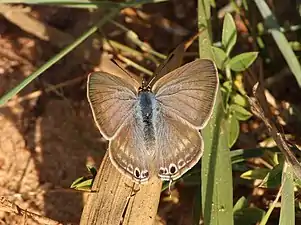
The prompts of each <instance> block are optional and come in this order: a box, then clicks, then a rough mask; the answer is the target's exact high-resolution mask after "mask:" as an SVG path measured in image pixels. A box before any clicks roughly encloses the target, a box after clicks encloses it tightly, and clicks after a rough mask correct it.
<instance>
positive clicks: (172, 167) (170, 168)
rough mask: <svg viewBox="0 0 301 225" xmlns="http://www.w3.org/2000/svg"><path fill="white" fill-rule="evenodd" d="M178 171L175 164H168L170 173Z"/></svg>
mask: <svg viewBox="0 0 301 225" xmlns="http://www.w3.org/2000/svg"><path fill="white" fill-rule="evenodd" d="M177 171H178V168H177V166H176V165H175V164H170V165H169V173H170V174H175V173H176V172H177Z"/></svg>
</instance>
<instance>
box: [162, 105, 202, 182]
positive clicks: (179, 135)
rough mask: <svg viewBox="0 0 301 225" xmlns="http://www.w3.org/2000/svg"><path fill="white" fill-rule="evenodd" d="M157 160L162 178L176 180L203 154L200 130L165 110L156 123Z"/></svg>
mask: <svg viewBox="0 0 301 225" xmlns="http://www.w3.org/2000/svg"><path fill="white" fill-rule="evenodd" d="M156 131H157V135H156V136H158V137H160V138H158V139H157V149H158V152H157V154H156V162H157V168H158V176H159V177H160V178H161V179H162V180H175V179H177V178H179V177H180V176H182V175H183V174H184V173H185V172H186V171H188V170H189V169H190V168H191V167H193V166H194V165H195V164H196V163H197V162H198V161H199V159H200V158H201V157H202V155H203V150H204V143H203V138H202V136H201V134H200V132H199V131H198V130H197V129H195V128H192V127H191V126H189V125H188V124H187V123H185V122H184V121H182V119H179V118H178V119H177V118H173V117H171V116H169V114H168V113H167V112H166V111H165V110H161V112H160V113H159V114H158V120H157V123H156Z"/></svg>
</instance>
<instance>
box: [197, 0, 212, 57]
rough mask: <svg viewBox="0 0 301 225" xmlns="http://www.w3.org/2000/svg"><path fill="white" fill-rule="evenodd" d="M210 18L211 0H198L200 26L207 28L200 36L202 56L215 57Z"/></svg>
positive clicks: (200, 27) (200, 53) (200, 52)
mask: <svg viewBox="0 0 301 225" xmlns="http://www.w3.org/2000/svg"><path fill="white" fill-rule="evenodd" d="M210 19H211V13H210V0H198V28H199V30H201V29H205V31H204V32H202V33H201V34H200V36H199V55H200V58H209V59H213V53H212V49H211V46H212V38H211V37H212V34H211V32H212V31H211V24H210Z"/></svg>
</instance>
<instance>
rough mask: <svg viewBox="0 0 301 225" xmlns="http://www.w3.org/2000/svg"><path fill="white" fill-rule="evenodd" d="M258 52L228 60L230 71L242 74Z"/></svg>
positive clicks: (246, 53) (243, 54)
mask: <svg viewBox="0 0 301 225" xmlns="http://www.w3.org/2000/svg"><path fill="white" fill-rule="evenodd" d="M257 55H258V52H245V53H242V54H239V55H237V56H235V57H233V58H232V59H230V61H229V63H228V65H229V66H230V68H231V70H233V71H236V72H242V71H244V70H246V69H247V68H248V67H249V66H250V65H251V64H252V63H253V62H254V61H255V59H256V58H257Z"/></svg>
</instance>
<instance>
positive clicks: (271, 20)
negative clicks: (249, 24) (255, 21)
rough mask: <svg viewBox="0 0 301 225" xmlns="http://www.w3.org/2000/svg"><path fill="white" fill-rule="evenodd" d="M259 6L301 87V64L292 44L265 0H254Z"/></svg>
mask: <svg viewBox="0 0 301 225" xmlns="http://www.w3.org/2000/svg"><path fill="white" fill-rule="evenodd" d="M254 1H255V3H256V5H257V8H258V9H259V11H260V13H261V15H262V17H263V19H264V22H265V26H266V27H267V28H268V29H269V31H270V33H271V34H272V36H273V38H274V40H275V42H276V44H277V46H278V48H279V49H280V51H281V53H282V55H283V57H284V58H285V60H286V62H287V64H288V66H289V68H290V70H291V71H292V73H293V74H294V75H295V78H296V80H297V82H298V85H299V87H301V66H300V63H299V61H298V59H297V57H296V55H295V53H294V52H293V50H292V48H291V46H290V45H289V43H288V41H287V39H286V37H285V36H284V34H283V33H282V32H281V31H280V26H279V24H278V23H277V21H276V18H275V17H274V15H273V14H272V11H271V10H270V8H269V6H268V5H267V3H266V2H265V1H264V0H254Z"/></svg>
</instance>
